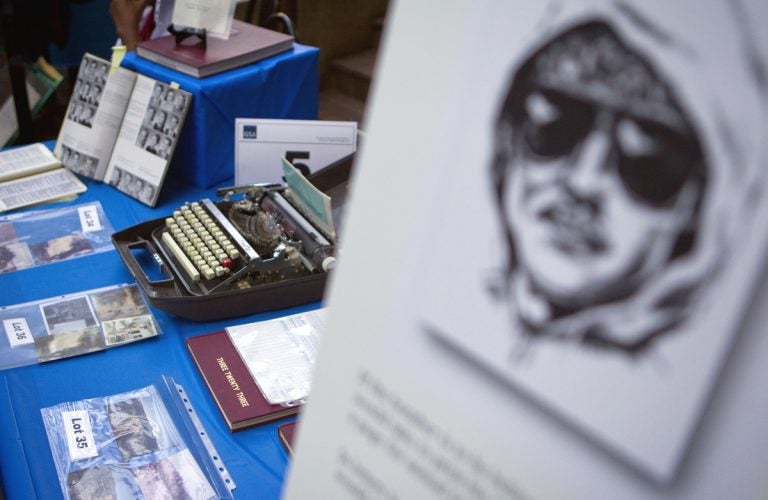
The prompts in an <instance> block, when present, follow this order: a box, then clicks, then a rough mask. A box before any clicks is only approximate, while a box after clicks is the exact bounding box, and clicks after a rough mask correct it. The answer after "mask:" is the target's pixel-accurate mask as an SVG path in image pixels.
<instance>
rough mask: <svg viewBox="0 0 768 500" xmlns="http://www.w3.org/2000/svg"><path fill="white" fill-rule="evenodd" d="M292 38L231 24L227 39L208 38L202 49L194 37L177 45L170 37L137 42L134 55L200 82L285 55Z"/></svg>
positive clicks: (234, 22)
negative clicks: (210, 76) (274, 56)
mask: <svg viewBox="0 0 768 500" xmlns="http://www.w3.org/2000/svg"><path fill="white" fill-rule="evenodd" d="M292 47H293V37H292V36H290V35H286V34H285V33H280V32H278V31H273V30H268V29H266V28H262V27H259V26H256V25H253V24H249V23H245V22H242V21H238V20H237V19H235V20H233V21H232V30H231V31H230V35H229V38H228V39H226V40H224V39H221V38H212V37H208V39H207V43H206V45H205V46H204V45H203V43H202V41H200V40H199V39H198V38H197V37H189V38H187V39H186V40H184V41H183V42H182V43H180V44H177V43H176V39H175V37H174V36H173V35H166V36H161V37H158V38H153V39H151V40H145V41H143V42H139V45H138V46H137V47H136V54H138V55H139V56H140V57H143V58H145V59H149V60H150V61H153V62H156V63H157V64H161V65H163V66H166V67H168V68H171V69H175V70H176V71H180V72H181V73H185V74H187V75H192V76H195V77H197V78H202V77H205V76H209V75H214V74H216V73H221V72H222V71H226V70H229V69H232V68H237V67H239V66H244V65H246V64H250V63H253V62H256V61H259V60H261V59H264V58H267V57H269V56H273V55H275V54H278V53H280V52H285V51H286V50H289V49H291V48H292Z"/></svg>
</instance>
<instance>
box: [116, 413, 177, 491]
mask: <svg viewBox="0 0 768 500" xmlns="http://www.w3.org/2000/svg"><path fill="white" fill-rule="evenodd" d="M107 413H108V416H109V425H110V427H111V428H112V434H113V435H114V436H115V442H116V444H117V448H118V449H119V450H120V455H121V457H122V458H123V460H130V459H131V458H133V457H139V456H142V455H147V454H149V453H153V452H155V451H157V450H158V449H159V446H158V438H157V436H155V432H154V425H153V422H152V421H151V420H150V419H149V418H148V417H147V412H146V410H145V409H144V404H143V402H142V398H131V399H127V400H124V401H118V402H113V403H109V404H108V405H107ZM150 498H151V497H150ZM169 498H174V497H169Z"/></svg>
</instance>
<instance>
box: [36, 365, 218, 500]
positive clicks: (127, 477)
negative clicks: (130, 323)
mask: <svg viewBox="0 0 768 500" xmlns="http://www.w3.org/2000/svg"><path fill="white" fill-rule="evenodd" d="M182 398H183V399H187V398H186V396H185V395H183V388H181V387H180V386H179V385H178V384H176V383H175V382H174V381H173V379H171V378H170V377H167V376H165V377H163V379H162V380H161V381H160V382H159V383H158V384H154V385H150V386H147V387H144V388H141V389H136V390H133V391H129V392H124V393H121V394H115V395H112V396H106V397H97V398H93V399H83V400H80V401H75V402H66V403H61V404H58V405H56V406H51V407H48V408H43V409H42V410H41V413H42V417H43V423H44V425H45V431H46V434H47V436H48V442H49V444H50V447H51V453H52V456H53V461H54V464H55V467H56V472H57V474H58V477H59V484H60V485H61V489H62V492H63V493H64V497H65V498H67V499H71V500H79V499H92V498H114V499H120V500H122V499H134V498H136V499H156V498H169V499H170V498H173V499H200V500H208V499H231V498H232V493H231V489H230V488H231V485H228V484H227V483H226V479H225V477H224V476H222V475H220V473H219V470H221V471H226V467H225V466H224V464H223V463H222V461H221V458H220V457H218V455H216V454H215V453H216V452H215V450H213V449H212V446H210V442H207V443H206V442H203V441H202V440H201V439H200V435H207V433H206V432H204V430H203V429H201V428H199V421H197V425H195V423H193V422H192V421H191V420H190V417H189V414H190V413H193V411H192V410H191V407H190V409H186V408H187V407H188V401H187V405H186V406H179V404H180V403H181V400H182ZM213 456H215V457H216V463H215V464H214V463H213Z"/></svg>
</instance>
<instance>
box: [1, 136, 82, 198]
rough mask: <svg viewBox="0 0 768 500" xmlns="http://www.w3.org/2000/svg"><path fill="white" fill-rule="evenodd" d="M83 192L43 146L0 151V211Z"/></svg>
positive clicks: (74, 177) (34, 145)
mask: <svg viewBox="0 0 768 500" xmlns="http://www.w3.org/2000/svg"><path fill="white" fill-rule="evenodd" d="M86 189H87V188H86V186H85V185H84V184H83V183H82V182H80V179H78V178H77V176H76V175H74V174H72V173H71V172H70V171H68V170H66V169H64V168H63V167H62V164H61V162H60V161H59V160H58V159H57V158H56V157H55V156H53V153H51V151H50V150H49V149H48V148H47V147H45V145H43V144H40V143H37V144H30V145H29V146H23V147H19V148H14V149H9V150H6V151H2V152H0V212H6V211H8V210H13V209H16V208H21V207H27V206H31V205H37V204H40V203H46V202H50V201H58V200H62V199H66V198H69V197H70V196H74V195H76V194H79V193H82V192H84V191H85V190H86Z"/></svg>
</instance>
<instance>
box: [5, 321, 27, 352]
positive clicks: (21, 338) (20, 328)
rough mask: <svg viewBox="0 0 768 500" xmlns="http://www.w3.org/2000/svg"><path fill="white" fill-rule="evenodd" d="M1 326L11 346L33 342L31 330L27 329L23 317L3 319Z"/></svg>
mask: <svg viewBox="0 0 768 500" xmlns="http://www.w3.org/2000/svg"><path fill="white" fill-rule="evenodd" d="M3 328H5V334H6V335H7V336H8V343H9V344H11V347H12V348H13V347H19V346H23V345H27V344H32V343H34V342H35V339H34V338H32V332H31V331H30V330H29V325H28V324H27V320H26V319H24V318H13V319H4V320H3Z"/></svg>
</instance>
